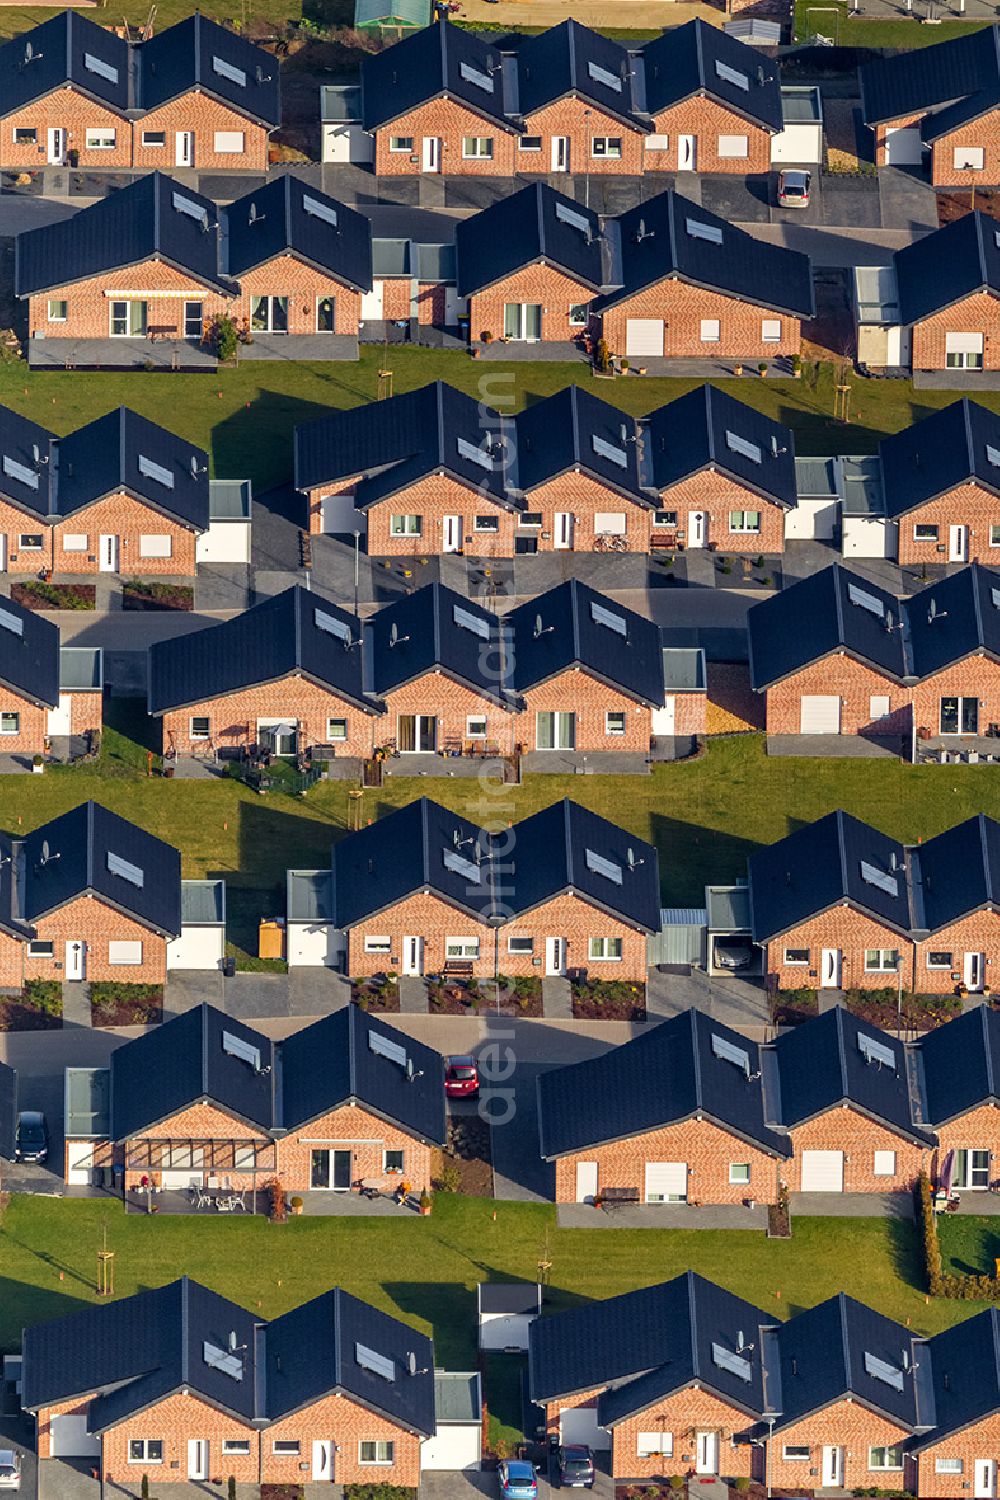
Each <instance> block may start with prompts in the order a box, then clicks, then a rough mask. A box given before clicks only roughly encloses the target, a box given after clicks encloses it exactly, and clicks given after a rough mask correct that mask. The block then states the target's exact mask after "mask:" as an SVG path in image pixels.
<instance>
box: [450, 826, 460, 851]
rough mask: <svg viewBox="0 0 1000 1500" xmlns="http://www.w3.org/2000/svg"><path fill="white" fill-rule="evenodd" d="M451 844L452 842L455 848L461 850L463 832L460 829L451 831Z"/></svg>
mask: <svg viewBox="0 0 1000 1500" xmlns="http://www.w3.org/2000/svg"><path fill="white" fill-rule="evenodd" d="M451 842H452V845H453V847H454V848H456V849H461V847H462V834H461V830H460V829H458V828H453V829H452V830H451Z"/></svg>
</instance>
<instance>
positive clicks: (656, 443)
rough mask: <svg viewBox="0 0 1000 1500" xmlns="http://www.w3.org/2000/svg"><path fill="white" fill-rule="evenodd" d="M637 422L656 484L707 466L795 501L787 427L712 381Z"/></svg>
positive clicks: (664, 486) (777, 498) (786, 503)
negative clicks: (729, 393) (643, 430)
mask: <svg viewBox="0 0 1000 1500" xmlns="http://www.w3.org/2000/svg"><path fill="white" fill-rule="evenodd" d="M690 24H691V25H696V24H697V25H701V22H691V23H690ZM686 29H687V28H686V27H682V28H681V30H682V31H683V30H686ZM709 29H710V30H713V29H714V28H709ZM643 425H644V427H645V429H646V437H645V467H646V469H647V470H649V471H651V475H652V482H653V484H654V485H655V487H656V489H657V490H660V491H662V490H668V489H670V488H671V487H672V486H673V485H675V484H680V483H681V481H682V480H684V479H688V478H690V476H691V475H692V474H697V473H700V472H701V471H702V470H703V469H711V470H716V471H718V472H719V473H720V474H725V475H726V476H727V477H728V478H730V479H732V480H734V481H735V482H736V483H737V484H742V485H746V486H747V487H748V488H749V489H751V490H753V491H754V493H755V494H758V495H763V496H764V497H765V498H766V499H768V500H771V501H773V502H774V504H775V505H780V506H782V508H783V509H785V510H791V509H792V507H793V506H795V505H797V504H798V494H797V490H796V484H795V440H794V437H793V435H792V431H791V428H789V427H785V426H784V424H783V423H781V422H775V421H774V420H773V419H772V418H771V417H768V416H766V415H765V414H764V413H763V412H760V411H756V410H755V409H754V408H753V407H752V406H747V405H745V404H744V403H743V402H742V401H737V400H736V399H735V398H734V397H733V396H729V395H727V394H726V392H725V391H721V390H719V389H718V388H717V387H716V386H713V385H702V386H697V387H695V389H694V390H692V391H688V392H687V394H686V395H684V396H679V397H678V398H677V400H676V401H669V402H668V403H667V404H666V405H665V406H660V407H657V409H656V411H654V412H651V413H650V414H649V416H648V417H647V418H646V419H645V422H644V424H643Z"/></svg>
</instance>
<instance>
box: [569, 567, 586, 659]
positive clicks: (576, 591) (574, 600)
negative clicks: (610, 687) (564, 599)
mask: <svg viewBox="0 0 1000 1500" xmlns="http://www.w3.org/2000/svg"><path fill="white" fill-rule="evenodd" d="M569 617H570V620H571V621H572V624H573V660H574V661H582V659H583V657H582V652H581V649H580V580H579V579H578V578H571V579H570V580H569Z"/></svg>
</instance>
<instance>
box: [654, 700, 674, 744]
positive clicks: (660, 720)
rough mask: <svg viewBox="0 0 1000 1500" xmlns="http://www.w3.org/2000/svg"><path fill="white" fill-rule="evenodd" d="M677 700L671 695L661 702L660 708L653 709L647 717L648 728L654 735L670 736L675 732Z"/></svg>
mask: <svg viewBox="0 0 1000 1500" xmlns="http://www.w3.org/2000/svg"><path fill="white" fill-rule="evenodd" d="M676 725H677V699H676V698H675V697H674V696H673V694H672V693H671V694H670V695H669V696H668V697H666V698H664V700H663V707H662V708H654V709H653V712H652V713H651V714H650V716H649V727H650V729H651V730H652V732H653V733H654V734H665V735H671V734H674V733H675V732H676Z"/></svg>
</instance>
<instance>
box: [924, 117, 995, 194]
mask: <svg viewBox="0 0 1000 1500" xmlns="http://www.w3.org/2000/svg"><path fill="white" fill-rule="evenodd" d="M963 146H971V147H973V148H981V149H982V151H983V166H982V170H977V171H975V172H972V171H970V170H969V169H968V167H966V168H964V169H963V168H962V167H956V165H955V152H956V150H961V148H962V147H963ZM972 180H975V184H976V186H977V187H991V186H992V187H995V186H996V185H997V183H1000V109H991V110H989V111H988V112H987V113H986V114H984V115H980V116H979V118H978V119H977V120H970V121H969V123H968V124H967V125H961V126H959V127H958V129H957V130H952V131H950V132H949V133H948V134H947V135H942V136H940V137H939V138H938V139H937V140H936V141H934V142H933V143H932V145H931V182H932V183H933V184H934V186H935V187H961V188H967V187H968V186H969V183H970V181H972Z"/></svg>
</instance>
